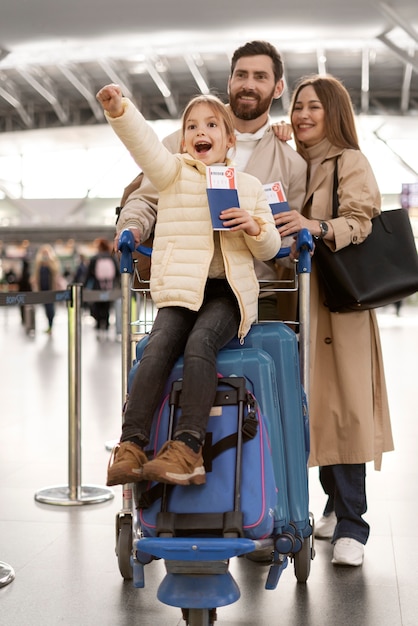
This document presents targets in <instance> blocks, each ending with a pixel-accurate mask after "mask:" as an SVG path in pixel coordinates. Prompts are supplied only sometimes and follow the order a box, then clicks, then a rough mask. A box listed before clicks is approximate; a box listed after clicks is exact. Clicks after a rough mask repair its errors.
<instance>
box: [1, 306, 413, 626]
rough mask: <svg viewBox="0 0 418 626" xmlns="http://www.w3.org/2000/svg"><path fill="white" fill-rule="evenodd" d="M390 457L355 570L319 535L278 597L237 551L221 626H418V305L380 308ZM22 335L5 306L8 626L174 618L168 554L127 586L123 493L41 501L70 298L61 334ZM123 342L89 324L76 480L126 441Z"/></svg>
mask: <svg viewBox="0 0 418 626" xmlns="http://www.w3.org/2000/svg"><path fill="white" fill-rule="evenodd" d="M379 320H380V325H381V336H382V343H383V348H384V356H385V364H386V373H387V381H388V387H389V394H390V404H391V410H392V421H393V430H394V436H395V443H396V451H395V452H393V453H390V454H387V455H385V458H384V462H383V469H382V472H380V473H377V472H374V471H373V468H372V466H370V467H369V469H368V499H369V511H368V513H367V519H368V521H369V522H370V524H371V537H370V540H369V543H368V544H367V547H366V557H365V562H364V565H363V566H362V567H359V568H336V567H334V566H333V565H331V551H332V547H331V545H330V544H329V543H328V542H324V541H321V542H320V541H317V542H316V558H315V559H314V561H313V562H312V567H311V574H310V576H309V579H308V581H307V583H306V585H303V584H299V583H297V581H296V578H295V576H294V574H293V568H292V566H289V567H288V568H287V570H286V571H285V572H284V573H283V575H282V578H281V580H280V582H279V584H278V587H277V589H276V590H274V591H266V590H265V589H264V583H265V576H266V567H265V566H263V565H260V564H257V563H253V562H249V561H247V560H245V559H233V561H232V562H231V571H232V572H233V574H234V576H235V578H236V580H237V583H238V585H239V587H240V590H241V598H240V600H239V601H238V602H236V603H235V604H232V605H230V606H226V607H223V608H220V609H219V610H218V621H217V624H219V626H221V625H222V626H238V625H239V626H255V625H260V626H267V625H269V626H271V625H277V626H279V625H280V626H301V625H302V624H303V625H309V626H342V625H345V624H347V625H348V624H350V626H389V625H390V626H401V625H402V626H416V624H418V583H417V580H418V526H417V524H416V516H417V517H418V504H417V484H418V453H417V452H418V445H417V441H418V419H417V404H418V402H417V401H418V377H417V353H418V310H417V309H416V308H413V307H411V306H404V307H403V309H402V311H401V317H396V315H395V314H394V311H392V310H391V309H389V308H388V309H384V310H382V311H381V312H380V313H379ZM44 323H45V322H44V316H43V311H42V309H41V308H39V309H38V311H37V326H38V330H37V332H36V335H35V337H34V338H29V337H27V336H25V334H24V332H23V329H22V327H21V324H20V317H19V311H18V310H17V309H9V310H8V309H5V308H0V338H1V339H0V341H1V361H0V381H1V383H0V384H1V399H0V402H1V418H0V420H1V422H0V441H1V444H0V445H1V453H0V471H1V476H2V478H1V485H0V561H4V562H6V563H8V564H10V565H11V566H12V567H13V568H14V570H15V579H14V580H13V582H11V583H10V584H9V585H7V586H5V587H3V588H1V589H0V624H1V625H2V626H41V625H42V626H58V625H59V624H64V625H65V626H134V625H139V626H176V625H180V624H184V623H185V622H183V621H182V619H181V615H180V610H179V609H177V608H173V607H169V606H166V605H164V604H161V603H160V602H159V601H158V600H157V598H156V590H157V587H158V584H159V581H160V580H161V577H162V573H163V568H164V566H163V563H162V562H160V561H157V562H154V563H152V564H151V565H150V566H147V568H146V570H145V574H146V586H145V589H134V588H133V586H132V584H131V583H130V582H123V581H122V579H121V577H120V574H119V571H118V567H117V561H116V557H115V552H114V548H115V536H114V519H115V515H116V514H117V513H118V511H119V510H120V509H121V504H122V496H121V491H120V488H119V487H118V488H115V489H114V498H113V499H111V500H109V501H107V502H105V503H101V504H98V503H95V504H89V505H79V506H56V505H50V504H40V503H39V502H37V501H35V498H34V496H35V494H36V493H38V492H39V491H40V490H43V489H44V488H46V487H49V486H51V485H53V486H54V485H58V486H64V487H65V486H67V485H68V484H69V477H68V458H69V453H68V449H67V448H68V441H69V436H68V413H69V411H68V386H67V379H68V356H67V355H68V349H67V343H68V342H67V321H66V309H65V306H64V305H63V307H62V308H61V309H60V310H59V312H58V314H57V318H56V325H55V328H54V332H53V336H51V337H50V336H48V335H46V334H44V332H43V329H44ZM120 369H121V368H120V344H119V343H117V342H115V341H106V342H98V341H97V340H96V337H95V332H94V329H93V326H92V324H91V320H90V319H89V318H84V319H83V340H82V389H81V398H82V400H81V405H82V410H81V415H82V428H81V441H82V456H81V469H82V474H81V476H82V478H81V484H82V485H97V486H99V487H101V488H103V489H105V488H104V480H105V472H106V465H107V461H108V456H109V453H108V452H107V451H106V448H105V443H106V442H108V441H109V440H113V439H115V438H116V437H118V435H119V429H120V405H121V373H120ZM310 494H311V507H310V508H311V510H312V511H313V513H314V514H315V516H316V517H318V516H319V515H320V514H321V509H322V506H323V504H324V497H323V495H322V492H321V489H320V486H319V483H318V480H317V470H311V474H310Z"/></svg>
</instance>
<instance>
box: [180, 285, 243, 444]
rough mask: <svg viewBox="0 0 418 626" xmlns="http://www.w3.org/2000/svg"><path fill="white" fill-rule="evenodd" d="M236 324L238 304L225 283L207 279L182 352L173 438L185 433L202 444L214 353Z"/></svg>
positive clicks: (211, 390) (210, 400) (214, 384)
mask: <svg viewBox="0 0 418 626" xmlns="http://www.w3.org/2000/svg"><path fill="white" fill-rule="evenodd" d="M239 323H240V312H239V307H238V303H237V300H236V298H235V295H234V294H233V292H232V291H231V289H230V287H229V285H228V283H227V281H224V280H212V281H211V280H209V281H208V285H207V289H206V297H205V301H204V304H203V305H202V307H201V309H200V311H199V314H198V316H197V319H196V322H195V324H194V326H193V329H192V331H191V332H190V335H189V337H188V339H187V343H186V347H185V350H184V370H183V390H182V413H181V416H180V419H179V421H178V424H177V427H176V432H175V436H178V435H179V434H180V433H182V432H188V433H191V434H192V435H193V436H195V437H196V438H197V439H198V440H199V441H200V442H201V443H203V441H204V439H205V434H206V427H207V423H208V419H209V413H210V410H211V408H212V406H213V401H214V398H215V394H216V389H217V386H218V377H217V367H216V359H217V356H218V352H219V350H220V349H221V348H223V347H224V346H225V345H226V344H227V343H228V342H229V341H230V340H231V339H232V338H233V337H235V336H236V335H237V332H238V327H239Z"/></svg>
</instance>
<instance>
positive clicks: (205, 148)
mask: <svg viewBox="0 0 418 626" xmlns="http://www.w3.org/2000/svg"><path fill="white" fill-rule="evenodd" d="M211 148H212V144H210V143H208V142H207V141H199V143H196V144H195V150H196V152H198V153H199V154H201V153H202V152H209V150H210V149H211Z"/></svg>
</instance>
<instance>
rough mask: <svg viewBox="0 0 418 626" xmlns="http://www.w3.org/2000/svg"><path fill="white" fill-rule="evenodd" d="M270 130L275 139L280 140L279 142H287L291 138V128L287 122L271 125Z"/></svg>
mask: <svg viewBox="0 0 418 626" xmlns="http://www.w3.org/2000/svg"><path fill="white" fill-rule="evenodd" d="M272 129H273V132H274V134H275V135H276V137H277V139H280V141H289V140H290V139H292V137H293V129H292V126H291V125H290V124H288V123H287V122H280V123H279V124H272Z"/></svg>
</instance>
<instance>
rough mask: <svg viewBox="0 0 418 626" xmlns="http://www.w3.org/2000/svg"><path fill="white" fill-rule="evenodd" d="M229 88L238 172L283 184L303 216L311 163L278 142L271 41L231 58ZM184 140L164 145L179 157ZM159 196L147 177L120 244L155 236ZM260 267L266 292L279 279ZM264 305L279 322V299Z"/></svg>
mask: <svg viewBox="0 0 418 626" xmlns="http://www.w3.org/2000/svg"><path fill="white" fill-rule="evenodd" d="M227 86H228V97H229V104H230V107H231V112H232V115H233V121H234V127H235V133H236V139H237V141H236V147H235V148H234V151H233V152H232V151H231V154H229V155H228V156H229V157H230V158H232V160H233V161H234V164H235V166H236V167H237V169H238V170H240V171H244V172H247V173H249V174H252V175H253V176H256V177H257V178H258V179H259V180H260V182H261V183H262V184H269V183H273V182H276V181H280V182H281V183H282V185H283V188H284V191H285V194H286V197H287V200H288V203H289V206H290V208H291V209H295V210H296V211H300V210H301V208H302V205H303V202H304V199H305V190H306V162H305V160H304V159H303V158H302V157H301V156H300V155H299V154H298V153H297V152H296V151H295V150H293V148H292V147H291V146H289V145H288V144H287V143H286V142H283V141H279V140H278V139H277V138H276V136H275V134H274V132H273V129H272V126H271V120H270V116H269V114H270V108H271V105H272V102H273V100H274V99H277V98H280V96H281V95H282V93H283V89H284V81H283V62H282V59H281V57H280V54H279V52H278V51H277V50H276V48H275V47H274V46H273V45H272V44H270V43H269V42H266V41H251V42H248V43H246V44H244V45H243V46H241V47H239V48H237V49H236V50H235V52H234V54H233V56H232V59H231V71H230V76H229V79H228V84H227ZM180 141H181V132H180V130H179V131H178V132H175V133H173V134H171V135H169V136H168V137H166V139H165V140H164V144H165V145H166V146H167V148H168V149H169V150H171V151H172V152H179V151H181V150H182V147H181V144H180ZM130 189H132V187H131V186H130ZM157 197H158V196H157V193H156V191H155V189H154V188H153V187H152V186H151V184H150V183H149V181H147V180H146V179H145V178H144V179H142V180H141V181H140V186H139V187H138V188H137V189H136V190H135V191H133V192H132V193H130V195H129V196H128V199H127V200H126V202H125V203H123V202H122V203H121V204H122V205H123V210H122V211H121V213H120V217H119V219H118V222H117V226H116V229H117V235H116V242H115V243H116V245H117V239H118V236H119V233H120V232H121V231H122V230H124V229H126V228H129V229H131V230H132V232H133V233H134V236H135V240H136V242H137V243H139V242H140V241H142V242H143V241H145V240H146V239H148V237H150V235H151V234H152V231H153V228H154V224H155V219H156V211H157ZM255 268H256V273H257V277H258V279H259V280H261V281H263V285H264V288H265V286H266V285H267V284H268V282H271V281H274V280H276V279H277V264H276V263H275V261H273V260H272V261H268V262H262V261H257V260H256V261H255ZM282 295H284V294H282ZM286 300H289V299H288V298H286ZM259 303H260V306H259V318H260V319H278V316H279V313H278V310H277V297H276V294H273V293H272V292H267V291H265V292H264V293H261V297H260V300H259ZM284 304H285V303H284V302H283V298H282V301H281V302H280V318H281V319H292V313H293V311H292V312H291V311H289V310H285V309H284ZM286 304H287V302H286Z"/></svg>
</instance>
